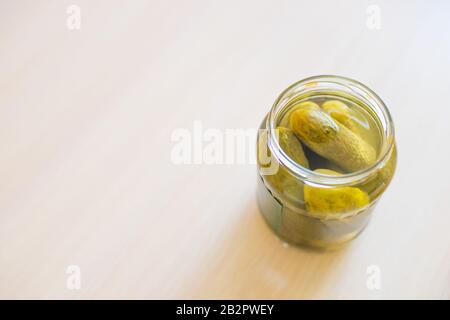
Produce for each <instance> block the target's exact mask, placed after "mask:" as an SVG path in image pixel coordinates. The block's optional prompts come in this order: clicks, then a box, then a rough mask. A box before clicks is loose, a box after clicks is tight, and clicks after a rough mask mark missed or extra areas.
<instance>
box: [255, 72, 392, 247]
mask: <svg viewBox="0 0 450 320" xmlns="http://www.w3.org/2000/svg"><path fill="white" fill-rule="evenodd" d="M257 154H258V173H259V176H258V190H257V199H258V205H259V208H260V211H261V213H262V214H263V216H264V218H265V220H266V221H267V223H268V225H269V226H270V227H271V228H272V229H273V230H274V231H275V233H276V234H277V235H278V236H280V237H281V238H282V239H284V240H285V241H287V242H289V243H292V244H296V245H305V246H309V247H314V248H321V249H333V248H338V247H340V246H341V245H342V244H344V243H346V242H348V241H349V240H351V239H353V238H354V237H356V236H357V235H358V234H359V233H360V232H361V231H362V230H363V229H364V227H365V226H366V225H367V223H368V221H369V218H370V215H371V212H372V209H373V207H374V205H375V204H376V202H377V201H378V199H379V198H380V196H381V195H382V194H383V192H384V191H385V190H386V188H387V186H388V185H389V183H390V181H391V179H392V177H393V175H394V171H395V166H396V159H397V153H396V145H395V137H394V125H393V122H392V119H391V115H390V114H389V111H388V109H387V108H386V106H385V105H384V103H383V102H382V101H381V99H380V98H379V97H378V96H377V95H376V94H375V93H374V92H373V91H371V90H370V89H369V88H367V87H366V86H364V85H363V84H361V83H359V82H357V81H354V80H351V79H348V78H344V77H339V76H317V77H311V78H307V79H305V80H302V81H299V82H297V83H295V84H293V85H292V86H290V87H289V88H287V89H286V90H285V91H284V92H283V93H281V95H280V96H279V97H278V99H277V100H276V101H275V103H274V105H273V107H272V109H271V110H270V112H269V113H268V114H267V116H266V117H265V119H264V120H263V122H262V124H261V126H260V131H259V134H258V141H257Z"/></svg>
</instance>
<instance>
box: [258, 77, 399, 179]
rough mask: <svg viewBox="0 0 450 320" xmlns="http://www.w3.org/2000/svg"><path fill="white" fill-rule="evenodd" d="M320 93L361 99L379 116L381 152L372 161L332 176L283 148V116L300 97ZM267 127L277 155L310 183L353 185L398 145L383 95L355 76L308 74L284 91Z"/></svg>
mask: <svg viewBox="0 0 450 320" xmlns="http://www.w3.org/2000/svg"><path fill="white" fill-rule="evenodd" d="M318 94H321V95H338V96H341V97H344V98H348V99H351V100H354V101H358V102H359V103H360V104H362V105H364V106H366V107H367V108H368V109H369V110H368V111H370V112H371V114H372V115H373V116H374V117H376V119H377V120H378V122H379V124H380V130H381V135H382V139H381V146H380V151H379V155H378V157H377V160H376V161H375V162H374V164H373V165H371V166H369V167H367V168H365V169H363V170H360V171H356V172H352V173H346V174H342V175H339V176H331V175H326V174H322V173H318V172H315V171H312V170H309V169H308V168H305V167H303V166H301V165H299V164H298V163H296V162H295V161H293V160H292V159H291V158H289V157H288V156H287V155H286V153H285V152H284V151H283V150H282V148H281V147H280V145H279V143H278V139H277V136H276V131H275V129H276V127H277V124H278V123H279V120H280V117H282V116H283V115H284V114H285V112H286V111H287V109H289V108H290V107H291V106H292V105H293V102H296V101H301V100H303V99H307V98H308V97H312V96H316V95H318ZM266 127H267V130H268V146H269V149H270V151H271V153H272V155H273V156H274V157H275V159H276V160H277V161H278V162H279V163H280V164H281V165H283V166H284V167H286V168H287V169H288V170H289V171H290V172H291V173H292V174H293V175H295V176H297V177H298V178H299V179H301V180H303V181H304V182H306V183H308V184H310V185H317V186H321V187H327V186H329V187H336V186H350V185H354V184H358V183H360V182H362V181H364V180H366V179H368V178H369V177H370V176H372V175H373V174H374V173H375V172H377V171H378V169H380V168H381V167H383V166H384V165H385V164H386V162H387V161H388V160H389V158H390V155H391V153H392V152H393V149H394V145H395V133H394V125H393V122H392V117H391V115H390V113H389V110H388V109H387V108H386V106H385V104H384V103H383V101H382V100H381V99H380V97H378V96H377V94H376V93H374V92H373V91H372V90H370V89H369V88H367V87H366V86H365V85H363V84H361V83H359V82H357V81H355V80H352V79H349V78H345V77H340V76H333V75H323V76H315V77H311V78H307V79H304V80H301V81H299V82H296V83H294V84H293V85H291V86H290V87H289V88H287V89H286V90H285V91H283V92H282V93H281V94H280V96H279V97H278V98H277V100H276V101H275V103H274V105H273V106H272V109H271V110H270V112H269V115H268V117H267V123H266Z"/></svg>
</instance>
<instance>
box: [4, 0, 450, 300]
mask: <svg viewBox="0 0 450 320" xmlns="http://www.w3.org/2000/svg"><path fill="white" fill-rule="evenodd" d="M69 4H77V5H79V6H80V8H81V18H82V20H81V30H79V31H70V30H68V29H67V28H66V17H67V15H66V7H67V6H68V5H69ZM369 4H373V3H372V2H367V1H343V2H337V1H314V2H311V1H217V2H216V1H156V0H153V1H141V0H133V1H129V2H127V3H125V2H124V1H119V0H108V1H98V0H97V1H87V0H74V1H31V0H30V1H2V2H1V3H0V142H1V143H0V158H1V166H0V181H1V182H2V183H1V184H0V297H1V298H39V299H46V298H74V299H79V298H95V299H98V298H139V299H143V298H156V299H158V298H275V299H277V298H285V299H297V298H306V299H312V298H330V299H343V298H358V299H364V298H368V299H377V298H388V299H390V298H438V299H448V298H450V269H449V266H450V232H449V231H448V230H449V227H450V201H449V194H450V184H449V180H450V170H448V165H449V163H450V143H449V137H450V125H449V119H450V108H449V102H448V101H449V98H448V97H449V84H450V76H449V75H450V60H449V56H450V41H449V40H450V6H449V3H448V2H445V1H419V2H412V1H395V2H393V1H376V3H375V4H376V5H378V6H379V7H380V9H381V18H382V20H381V29H380V30H370V29H369V28H367V26H366V19H367V14H366V8H367V6H368V5H369ZM318 74H339V75H345V76H349V77H352V78H354V79H357V80H359V81H361V82H363V83H365V84H367V85H368V86H369V87H371V88H372V89H374V90H375V91H376V92H377V93H379V95H381V97H382V98H383V99H384V101H385V102H386V104H387V105H388V107H389V108H390V110H391V111H392V114H393V116H394V120H395V123H396V131H397V132H396V134H397V142H398V150H399V162H398V170H397V173H396V176H395V179H394V181H393V183H392V185H391V186H390V188H389V190H388V191H387V192H386V194H385V195H384V197H383V198H382V200H381V201H380V203H379V205H378V207H377V209H376V211H375V213H374V217H373V220H372V221H371V223H370V225H369V227H368V228H367V229H366V230H365V231H364V233H363V234H362V235H361V236H360V237H359V238H358V239H357V240H355V241H354V242H352V243H351V244H350V245H349V246H347V247H346V248H345V249H343V250H340V251H337V252H331V253H317V252H312V251H305V250H300V249H296V248H293V247H288V246H286V245H284V244H283V243H282V242H281V241H280V240H279V239H277V238H276V236H275V235H274V234H273V233H272V232H271V231H270V230H269V229H268V227H267V226H266V225H265V223H264V221H263V220H262V218H261V217H260V215H259V212H258V209H257V206H256V203H255V196H254V193H255V183H256V170H255V167H254V165H251V164H248V165H209V166H208V165H191V166H189V165H185V166H183V165H181V166H180V165H174V164H173V163H172V162H171V158H170V153H171V149H172V147H173V142H171V133H172V132H173V130H175V129H176V128H188V129H190V128H192V125H193V122H194V121H195V120H201V121H202V123H203V125H204V126H205V127H207V128H218V129H226V128H256V127H257V126H258V125H259V123H260V121H261V120H262V118H263V117H264V115H265V113H266V112H267V111H268V109H269V108H270V106H271V104H272V103H273V101H274V99H275V98H276V96H277V95H278V94H279V93H280V92H281V91H282V90H283V89H284V88H285V87H287V86H288V85H290V84H291V83H293V82H295V81H297V80H299V79H302V78H305V77H308V76H312V75H318ZM69 265H78V266H80V268H81V274H82V278H81V279H82V286H81V289H80V290H68V289H67V287H66V280H67V275H66V268H67V266H69ZM370 265H377V266H379V268H380V270H381V281H382V282H381V283H382V287H381V289H380V290H369V289H368V287H367V286H366V281H367V278H368V275H367V273H366V271H367V268H368V267H369V266H370Z"/></svg>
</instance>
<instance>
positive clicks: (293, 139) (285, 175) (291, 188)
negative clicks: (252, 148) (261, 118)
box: [259, 127, 309, 203]
mask: <svg viewBox="0 0 450 320" xmlns="http://www.w3.org/2000/svg"><path fill="white" fill-rule="evenodd" d="M276 130H277V135H278V143H279V145H280V147H281V149H282V150H283V151H284V152H285V153H286V155H287V156H288V157H289V158H291V159H292V160H294V161H295V162H296V163H297V164H299V165H301V166H303V167H305V168H309V163H308V159H307V158H306V156H305V153H304V151H303V147H302V145H301V143H300V140H298V138H297V136H296V135H295V134H294V132H293V131H292V130H291V129H289V128H285V127H277V129H276ZM262 150H263V149H262V148H260V150H259V152H262ZM260 156H261V155H260ZM264 178H265V180H266V181H267V182H268V183H269V184H270V185H271V186H272V189H273V190H272V191H273V192H274V193H276V194H283V195H285V196H288V197H289V198H290V199H291V200H292V201H294V202H297V203H298V202H302V201H303V183H302V182H301V181H300V180H298V179H296V178H295V177H293V176H292V174H291V173H289V172H288V169H287V168H285V167H283V166H280V167H279V168H278V171H277V172H276V173H275V174H272V175H266V176H264Z"/></svg>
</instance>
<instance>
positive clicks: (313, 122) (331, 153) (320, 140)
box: [290, 109, 376, 172]
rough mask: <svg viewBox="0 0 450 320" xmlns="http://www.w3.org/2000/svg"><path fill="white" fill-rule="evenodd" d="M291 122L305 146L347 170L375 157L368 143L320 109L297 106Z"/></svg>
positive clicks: (355, 168) (355, 169)
mask: <svg viewBox="0 0 450 320" xmlns="http://www.w3.org/2000/svg"><path fill="white" fill-rule="evenodd" d="M290 126H291V128H292V130H293V131H294V133H295V134H296V135H297V136H298V137H299V139H300V140H301V141H302V142H303V143H304V144H305V145H306V146H308V147H309V148H310V149H312V150H313V151H314V152H316V153H317V154H319V155H321V156H323V157H324V158H326V159H328V160H330V161H333V162H335V163H336V164H337V165H339V166H340V167H342V168H343V169H345V170H347V171H349V172H354V171H358V170H362V169H364V168H367V167H368V166H370V165H372V164H373V163H374V162H375V160H376V151H375V149H374V148H373V147H372V146H371V145H369V144H368V143H367V142H366V141H364V140H363V139H361V138H360V137H359V136H358V135H356V134H355V133H353V132H352V131H351V130H350V129H348V128H347V127H345V126H343V125H342V124H340V123H339V122H337V121H335V120H334V119H333V118H331V117H330V116H329V115H328V114H327V113H325V112H324V111H322V110H315V109H298V110H296V111H294V112H293V113H292V114H291V116H290Z"/></svg>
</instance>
